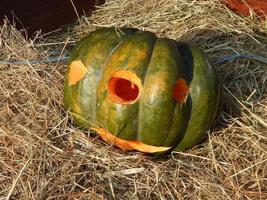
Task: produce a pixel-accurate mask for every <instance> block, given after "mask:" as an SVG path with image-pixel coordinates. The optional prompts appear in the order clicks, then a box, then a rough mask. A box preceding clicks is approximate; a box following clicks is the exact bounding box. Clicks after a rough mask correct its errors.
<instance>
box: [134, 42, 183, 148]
mask: <svg viewBox="0 0 267 200" xmlns="http://www.w3.org/2000/svg"><path fill="white" fill-rule="evenodd" d="M180 60H181V56H180V53H179V51H177V49H176V46H175V43H173V42H172V41H171V40H169V39H158V40H157V42H156V43H155V46H154V49H153V54H152V57H151V60H150V63H149V65H148V68H147V72H146V77H145V81H144V85H143V88H144V89H143V93H142V96H141V99H140V105H139V116H138V119H139V122H138V139H139V140H140V141H143V142H144V143H146V144H150V145H155V146H161V145H163V144H164V145H163V146H173V145H175V143H176V144H177V137H178V136H179V135H183V134H184V132H183V131H184V129H183V127H187V122H188V119H187V118H186V117H185V116H186V114H185V113H186V112H185V110H186V106H185V105H183V104H179V102H178V103H177V102H176V101H175V99H174V98H173V96H172V89H173V86H174V85H175V82H176V81H177V80H178V79H180V78H184V77H183V74H182V73H181V70H180V68H181V66H180V65H181V64H180ZM177 118H178V119H179V123H175V125H174V124H173V121H174V122H175V121H176V120H177ZM170 133H171V135H170ZM170 138H172V140H170Z"/></svg>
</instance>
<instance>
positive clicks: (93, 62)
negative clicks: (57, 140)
mask: <svg viewBox="0 0 267 200" xmlns="http://www.w3.org/2000/svg"><path fill="white" fill-rule="evenodd" d="M219 100H220V86H219V80H218V76H217V74H216V72H215V70H214V68H213V67H212V66H211V65H210V64H209V63H208V61H207V59H206V57H205V56H204V54H203V52H202V51H200V50H199V49H197V48H193V47H189V46H188V45H186V44H183V43H178V42H176V41H174V40H171V39H167V38H157V37H156V36H155V35H154V34H153V33H151V32H145V31H138V30H136V29H127V28H123V29H115V28H104V29H99V30H96V31H94V32H92V33H91V34H90V35H88V36H87V37H85V38H84V39H82V40H81V41H80V42H79V43H78V44H77V45H76V47H75V48H74V49H73V51H72V54H71V58H70V61H69V65H68V70H67V73H66V78H65V88H64V106H65V109H66V110H68V111H70V113H71V114H72V116H73V118H74V121H75V122H76V123H77V124H78V125H79V126H81V127H85V128H90V129H92V130H94V131H95V132H97V133H98V134H99V135H100V136H101V137H102V138H103V140H105V141H107V142H109V143H112V144H114V145H115V146H117V147H119V148H121V149H124V150H138V151H142V152H146V153H156V152H161V153H166V152H169V151H171V150H173V149H174V148H177V149H179V150H185V149H188V148H191V147H193V146H194V145H196V144H199V142H201V141H202V139H203V137H204V136H205V135H206V134H207V131H208V130H209V129H210V127H211V125H212V123H213V121H214V119H215V116H216V113H217V110H218V106H219Z"/></svg>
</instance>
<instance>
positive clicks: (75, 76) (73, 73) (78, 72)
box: [68, 60, 88, 86]
mask: <svg viewBox="0 0 267 200" xmlns="http://www.w3.org/2000/svg"><path fill="white" fill-rule="evenodd" d="M87 71H88V69H87V68H86V67H85V66H84V64H83V63H82V61H80V60H75V61H73V62H71V64H70V66H69V73H68V79H69V86H71V85H75V84H76V83H77V82H78V81H80V80H81V79H82V78H83V77H84V76H85V75H86V73H87Z"/></svg>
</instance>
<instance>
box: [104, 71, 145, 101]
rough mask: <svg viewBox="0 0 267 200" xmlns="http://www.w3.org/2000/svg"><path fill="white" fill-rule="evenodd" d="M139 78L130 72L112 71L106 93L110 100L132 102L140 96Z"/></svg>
mask: <svg viewBox="0 0 267 200" xmlns="http://www.w3.org/2000/svg"><path fill="white" fill-rule="evenodd" d="M141 89H142V85H141V80H140V79H139V78H138V77H137V76H136V75H135V74H134V73H132V72H129V71H124V70H122V71H117V72H114V73H113V74H112V76H111V78H110V79H109V82H108V93H109V97H110V98H111V100H112V101H114V102H116V103H121V104H132V103H134V102H136V101H137V100H138V98H139V96H140V90H141Z"/></svg>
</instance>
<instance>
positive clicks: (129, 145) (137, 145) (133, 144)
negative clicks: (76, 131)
mask: <svg viewBox="0 0 267 200" xmlns="http://www.w3.org/2000/svg"><path fill="white" fill-rule="evenodd" d="M91 129H92V130H93V131H95V132H97V133H98V134H99V135H100V136H101V138H102V139H103V140H104V141H105V142H107V143H109V144H113V145H115V146H117V147H119V148H120V149H122V150H125V151H130V150H137V151H141V152H145V153H157V152H165V151H168V150H169V149H171V147H156V146H152V145H148V144H144V143H143V142H140V141H138V140H132V141H128V140H123V139H120V138H118V137H116V136H114V135H112V134H111V133H109V132H108V131H107V130H106V129H103V128H91Z"/></svg>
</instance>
